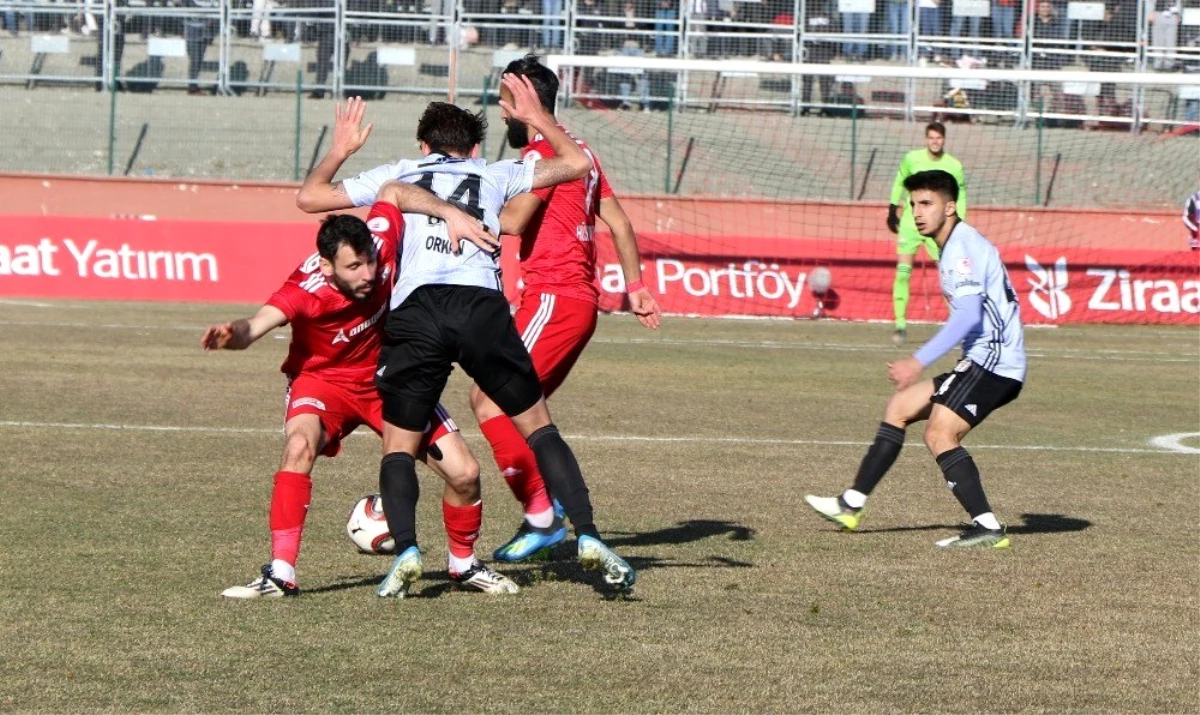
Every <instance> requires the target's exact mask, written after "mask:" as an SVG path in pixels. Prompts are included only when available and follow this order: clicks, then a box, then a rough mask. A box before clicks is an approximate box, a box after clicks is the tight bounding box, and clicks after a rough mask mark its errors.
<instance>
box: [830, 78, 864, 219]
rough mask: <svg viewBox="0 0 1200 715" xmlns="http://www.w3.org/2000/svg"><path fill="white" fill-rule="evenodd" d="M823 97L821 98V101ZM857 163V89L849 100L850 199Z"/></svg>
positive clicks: (852, 197)
mask: <svg viewBox="0 0 1200 715" xmlns="http://www.w3.org/2000/svg"><path fill="white" fill-rule="evenodd" d="M823 100H824V98H822V101H823ZM857 163H858V90H857V89H856V90H854V96H853V97H852V98H851V101H850V197H849V198H850V200H851V201H853V200H854V185H855V183H856V181H855V176H854V168H855V165H856V164H857Z"/></svg>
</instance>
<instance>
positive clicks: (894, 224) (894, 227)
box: [887, 204, 900, 233]
mask: <svg viewBox="0 0 1200 715" xmlns="http://www.w3.org/2000/svg"><path fill="white" fill-rule="evenodd" d="M899 208H900V207H899V206H897V205H896V204H888V217H887V225H888V230H889V231H891V232H892V233H899V232H900V214H899V212H898V209H899Z"/></svg>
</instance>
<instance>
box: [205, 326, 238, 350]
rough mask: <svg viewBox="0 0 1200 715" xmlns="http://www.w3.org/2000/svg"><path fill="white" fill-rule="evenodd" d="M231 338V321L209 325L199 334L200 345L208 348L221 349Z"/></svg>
mask: <svg viewBox="0 0 1200 715" xmlns="http://www.w3.org/2000/svg"><path fill="white" fill-rule="evenodd" d="M232 340H233V323H221V324H220V325H210V326H208V328H207V329H206V330H205V331H204V335H202V336H200V347H202V348H204V349H205V350H206V351H208V350H222V349H224V348H225V347H226V346H228V345H229V343H230V342H231V341H232Z"/></svg>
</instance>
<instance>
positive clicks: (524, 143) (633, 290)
mask: <svg viewBox="0 0 1200 715" xmlns="http://www.w3.org/2000/svg"><path fill="white" fill-rule="evenodd" d="M504 72H505V74H514V75H518V76H523V77H527V78H528V79H529V81H530V82H531V83H532V84H533V87H534V89H535V90H536V91H537V95H538V99H539V100H540V101H541V104H542V106H543V107H544V108H545V109H546V110H547V111H548V112H550V113H553V112H554V101H555V97H556V96H557V95H558V77H557V76H556V75H555V73H554V72H553V71H551V70H550V69H549V68H548V67H546V66H545V65H543V64H541V63H540V62H539V61H538V58H537V57H536V56H534V55H526V56H525V57H523V58H522V59H519V60H515V61H513V62H511V63H509V65H508V67H506V68H505V70H504ZM501 97H502V98H503V99H504V100H505V101H506V102H507V103H510V104H511V102H512V97H511V92H509V91H508V88H507V87H505V88H502V89H501ZM503 116H504V121H505V123H506V124H507V125H508V140H509V144H510V145H511V146H512V147H513V148H516V149H522V150H523V151H522V155H521V158H522V159H525V160H529V159H533V158H549V157H551V156H554V155H555V153H554V150H553V149H552V148H551V146H550V143H549V142H547V141H546V140H545V139H544V138H543V137H542V136H541V135H540V134H538V135H535V136H533V137H530V136H529V132H528V129H527V128H526V126H525V125H524V124H522V123H521V122H518V121H515V120H513V119H512V118H511V117H510V116H509V115H508V113H507V112H505V113H504V115H503ZM560 126H561V125H560ZM564 131H565V128H564ZM568 134H569V132H568ZM572 138H573V139H575V142H576V143H577V144H579V145H580V146H581V147H582V148H583V150H584V152H585V153H587V154H588V156H589V157H590V158H591V159H592V164H593V168H592V170H591V172H589V173H588V174H587V176H585V177H583V178H582V179H579V180H576V181H569V182H566V183H562V184H559V185H557V186H552V187H549V188H544V189H537V190H535V191H533V192H531V193H527V194H521V195H520V196H517V197H516V198H514V199H513V200H512V201H509V202H508V204H507V205H506V206H505V208H504V212H503V213H502V214H501V231H502V232H503V233H505V234H509V235H515V236H520V237H521V252H520V258H521V278H522V281H523V282H524V288H523V289H522V292H521V298H520V305H519V307H518V308H517V312H516V314H515V315H514V316H513V318H514V320H515V321H516V326H517V330H518V331H519V332H520V333H521V339H522V340H523V341H524V342H525V347H526V348H527V349H528V350H529V355H530V357H532V358H533V366H534V369H536V370H537V374H538V378H539V379H540V380H541V383H542V390H543V392H544V393H545V395H546V397H550V396H551V395H552V394H554V391H555V390H557V389H558V388H559V387H560V386H561V385H562V384H563V381H564V380H566V379H567V375H568V373H570V371H571V368H572V367H573V366H574V365H575V361H576V360H578V359H579V356H580V354H582V353H583V350H584V348H585V347H587V344H588V341H589V340H591V337H592V334H593V333H594V332H595V330H596V314H597V306H598V300H599V290H598V288H597V285H596V242H595V231H596V218H597V216H599V218H600V220H601V221H603V222H604V223H605V224H606V225H607V226H608V227H609V230H610V231H611V232H612V239H613V246H614V248H616V251H617V257H618V259H619V260H620V263H621V270H622V273H623V274H624V278H625V290H626V293H627V294H628V298H629V305H630V310H631V311H632V312H633V314H634V315H635V316H636V317H637V319H638V320H639V321H640V322H641V323H642V325H644V326H646V327H647V328H652V329H657V328H658V326H659V323H660V319H661V312H662V311H661V309H660V308H659V306H658V302H657V301H655V300H654V297H653V296H652V295H651V294H650V291H649V290H648V289H647V288H646V287H645V286H644V285H643V284H642V280H641V275H642V272H641V256H640V254H639V252H638V245H637V237H636V236H635V235H634V232H633V226H632V224H631V223H630V221H629V217H628V216H626V215H625V212H624V210H622V208H621V204H620V202H619V201H617V197H616V196H614V195H613V191H612V189H611V188H610V187H609V185H608V180H607V179H606V178H605V176H604V171H603V169H601V166H600V162H599V160H598V159H597V158H596V156H595V153H594V152H593V151H592V150H591V149H590V148H589V147H588V146H587V144H585V143H584V142H583V141H582V140H580V139H577V138H575V137H572ZM471 408H472V409H473V410H474V412H475V418H476V420H478V422H479V427H480V429H481V430H482V432H483V434H484V436H485V437H486V438H487V440H488V442H489V443H490V444H491V446H492V453H493V455H494V456H495V459H496V466H498V467H499V468H500V471H501V473H502V474H503V475H504V478H505V480H506V481H507V482H508V485H509V487H510V488H511V489H512V491H513V494H514V496H516V498H517V499H518V500H519V501H520V502H521V504H522V505H523V507H524V510H525V520H524V521H523V522H522V524H521V527H520V528H519V529H518V531H517V534H516V536H514V537H513V538H512V539H511V540H510V541H509V542H508V543H506V544H504V545H503V546H501V547H500V548H499V549H497V550H496V552H495V554H493V556H494V558H495V559H496V560H498V561H521V560H523V559H526V558H528V557H529V556H531V555H532V554H534V553H536V552H538V551H541V550H542V549H545V548H548V547H550V546H553V545H554V544H557V543H558V542H560V541H562V540H563V539H565V538H566V535H567V534H566V529H565V528H563V525H562V521H561V519H560V518H559V517H558V516H557V515H556V514H555V512H554V510H553V509H552V506H551V502H550V499H549V498H548V497H547V494H546V488H545V485H544V484H543V482H542V477H541V475H540V474H539V473H538V470H537V462H536V460H535V459H534V455H533V452H532V451H531V450H530V449H529V446H528V445H527V444H526V443H525V439H524V438H523V437H521V434H520V433H519V432H518V431H517V428H516V427H515V426H514V425H513V423H512V421H511V420H509V418H508V417H506V416H505V415H504V413H503V412H502V411H501V410H500V408H499V407H497V406H496V404H495V403H493V402H492V401H491V400H489V399H488V397H487V395H485V394H483V391H482V390H480V389H479V388H478V386H472V388H471Z"/></svg>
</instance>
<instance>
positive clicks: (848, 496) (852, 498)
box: [842, 489, 867, 509]
mask: <svg viewBox="0 0 1200 715" xmlns="http://www.w3.org/2000/svg"><path fill="white" fill-rule="evenodd" d="M842 501H844V502H846V506H848V507H850V508H851V509H862V508H863V507H864V506H866V504H867V495H866V494H863V493H862V492H860V491H857V490H854V489H847V490H846V491H844V492H842Z"/></svg>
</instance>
